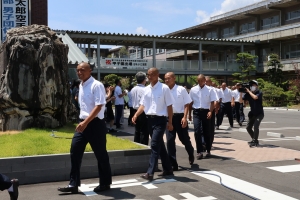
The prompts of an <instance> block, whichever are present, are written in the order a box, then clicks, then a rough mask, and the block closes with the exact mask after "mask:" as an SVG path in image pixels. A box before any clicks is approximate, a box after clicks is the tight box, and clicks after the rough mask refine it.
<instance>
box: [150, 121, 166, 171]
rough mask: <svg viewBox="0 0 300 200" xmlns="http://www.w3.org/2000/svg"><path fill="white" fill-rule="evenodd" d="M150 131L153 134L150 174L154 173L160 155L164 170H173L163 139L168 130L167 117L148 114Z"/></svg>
mask: <svg viewBox="0 0 300 200" xmlns="http://www.w3.org/2000/svg"><path fill="white" fill-rule="evenodd" d="M147 119H148V121H147V123H148V131H149V133H150V136H151V155H150V161H149V167H148V170H147V173H148V174H151V175H152V174H154V171H155V167H156V166H157V162H158V156H160V159H161V164H162V167H163V170H164V171H171V170H172V166H171V163H170V160H169V156H168V153H167V150H166V147H165V143H164V140H163V135H164V133H165V130H166V125H167V118H166V117H160V116H157V117H149V116H147Z"/></svg>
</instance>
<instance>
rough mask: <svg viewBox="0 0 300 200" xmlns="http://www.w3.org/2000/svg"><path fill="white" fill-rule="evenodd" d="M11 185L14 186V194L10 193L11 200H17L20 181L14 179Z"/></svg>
mask: <svg viewBox="0 0 300 200" xmlns="http://www.w3.org/2000/svg"><path fill="white" fill-rule="evenodd" d="M11 183H12V186H13V192H9V196H10V200H17V199H18V197H19V180H18V179H12V180H11Z"/></svg>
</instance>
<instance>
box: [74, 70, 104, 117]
mask: <svg viewBox="0 0 300 200" xmlns="http://www.w3.org/2000/svg"><path fill="white" fill-rule="evenodd" d="M78 103H79V106H80V114H79V118H80V119H86V118H87V117H88V116H89V115H90V113H91V112H92V110H93V109H94V108H95V106H97V105H102V108H101V110H100V112H99V113H98V114H97V117H98V118H100V119H103V118H104V110H105V104H106V92H105V88H104V86H103V84H102V83H100V82H99V81H97V80H95V79H94V78H93V77H92V76H91V77H90V78H89V79H88V80H87V81H85V82H84V83H80V85H79V94H78Z"/></svg>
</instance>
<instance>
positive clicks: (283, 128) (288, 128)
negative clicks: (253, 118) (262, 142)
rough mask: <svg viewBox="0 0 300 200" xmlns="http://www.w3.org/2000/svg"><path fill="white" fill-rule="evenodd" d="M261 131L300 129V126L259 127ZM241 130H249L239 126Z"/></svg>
mask: <svg viewBox="0 0 300 200" xmlns="http://www.w3.org/2000/svg"><path fill="white" fill-rule="evenodd" d="M259 130H260V131H278V130H300V127H281V128H259ZM239 132H247V130H246V129H245V128H239Z"/></svg>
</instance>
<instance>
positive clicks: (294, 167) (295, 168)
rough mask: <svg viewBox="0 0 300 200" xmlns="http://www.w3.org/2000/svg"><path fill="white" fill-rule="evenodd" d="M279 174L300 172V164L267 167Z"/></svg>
mask: <svg viewBox="0 0 300 200" xmlns="http://www.w3.org/2000/svg"><path fill="white" fill-rule="evenodd" d="M267 168H268V169H272V170H275V171H278V172H282V173H287V172H300V164H298V165H285V166H276V167H267Z"/></svg>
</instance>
